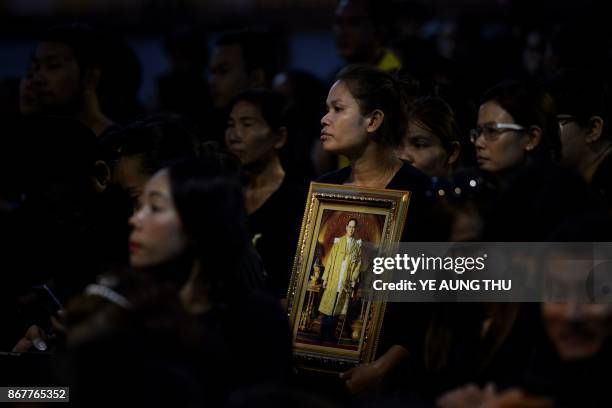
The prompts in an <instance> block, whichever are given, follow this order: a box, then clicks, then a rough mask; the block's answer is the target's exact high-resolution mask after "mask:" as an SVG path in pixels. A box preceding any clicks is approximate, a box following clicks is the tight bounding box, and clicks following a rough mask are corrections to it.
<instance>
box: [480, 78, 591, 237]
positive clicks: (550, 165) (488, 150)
mask: <svg viewBox="0 0 612 408" xmlns="http://www.w3.org/2000/svg"><path fill="white" fill-rule="evenodd" d="M470 139H471V141H472V143H474V146H475V148H476V158H477V161H478V167H479V168H480V169H481V170H482V171H483V172H484V173H485V175H489V176H492V179H493V180H494V181H496V182H497V185H498V188H499V194H498V199H497V200H495V202H493V209H492V212H491V214H489V217H488V219H487V221H486V223H485V238H486V239H487V240H493V241H502V240H505V241H544V240H546V238H547V237H548V236H549V235H550V234H551V233H552V232H553V231H554V230H555V229H556V228H557V227H559V226H560V225H561V224H562V223H563V222H564V221H565V220H567V219H568V218H570V217H572V216H573V215H576V214H579V213H582V212H585V211H590V210H591V207H590V206H591V202H590V200H589V199H588V197H589V194H588V193H587V190H586V185H585V184H584V183H583V182H582V180H580V177H579V176H578V175H577V174H575V173H574V172H572V171H567V170H564V169H562V168H560V167H559V166H558V165H557V160H558V158H559V155H560V150H561V142H560V138H559V124H558V122H557V118H556V112H555V105H554V102H553V99H552V97H551V96H550V95H549V94H548V93H547V92H546V91H545V90H544V89H543V88H542V87H541V86H539V85H536V84H533V83H527V82H519V81H506V82H502V83H500V84H498V85H496V86H494V87H493V88H491V89H489V90H488V91H486V92H485V94H484V96H483V98H482V100H481V104H480V108H479V110H478V122H477V127H476V129H473V130H472V131H471V133H470Z"/></svg>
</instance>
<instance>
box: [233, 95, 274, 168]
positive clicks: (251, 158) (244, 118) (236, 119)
mask: <svg viewBox="0 0 612 408" xmlns="http://www.w3.org/2000/svg"><path fill="white" fill-rule="evenodd" d="M225 144H226V145H227V148H228V149H229V150H230V151H231V152H232V153H234V154H235V155H236V156H237V157H238V158H239V159H240V162H241V163H242V165H243V166H248V165H250V164H253V163H260V162H267V161H268V160H270V159H271V158H272V156H273V155H274V154H275V152H276V149H278V148H280V147H282V141H281V140H280V137H279V135H277V134H276V133H275V132H274V131H273V130H272V128H270V126H269V125H268V123H267V122H266V120H265V119H264V118H263V116H262V115H261V110H260V109H259V107H258V106H256V105H254V104H252V103H250V102H246V101H240V102H238V103H236V104H235V105H234V107H233V108H232V112H231V113H230V116H229V119H228V122H227V129H226V130H225Z"/></svg>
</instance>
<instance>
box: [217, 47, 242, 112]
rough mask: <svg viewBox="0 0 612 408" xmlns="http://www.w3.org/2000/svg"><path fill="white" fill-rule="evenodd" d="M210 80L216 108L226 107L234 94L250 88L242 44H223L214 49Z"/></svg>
mask: <svg viewBox="0 0 612 408" xmlns="http://www.w3.org/2000/svg"><path fill="white" fill-rule="evenodd" d="M208 82H209V83H210V92H211V97H212V100H213V104H214V105H215V107H216V108H224V107H226V106H227V105H228V104H229V103H230V101H231V99H232V98H233V97H234V96H236V95H237V94H238V93H239V92H241V91H244V90H245V89H248V88H249V78H248V74H247V70H246V66H245V63H244V60H243V58H242V48H241V47H240V45H238V44H231V45H221V46H217V47H215V48H214V49H213V52H212V56H211V58H210V76H209V79H208Z"/></svg>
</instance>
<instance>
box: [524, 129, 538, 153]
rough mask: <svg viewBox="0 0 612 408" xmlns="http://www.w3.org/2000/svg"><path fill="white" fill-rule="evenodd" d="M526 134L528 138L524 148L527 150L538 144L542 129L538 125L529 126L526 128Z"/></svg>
mask: <svg viewBox="0 0 612 408" xmlns="http://www.w3.org/2000/svg"><path fill="white" fill-rule="evenodd" d="M527 136H528V137H529V140H528V141H527V144H526V145H525V150H527V151H528V152H529V151H531V150H533V149H535V148H536V147H537V146H538V145H539V144H540V141H541V140H542V129H541V128H539V127H538V126H531V127H530V128H529V129H528V130H527Z"/></svg>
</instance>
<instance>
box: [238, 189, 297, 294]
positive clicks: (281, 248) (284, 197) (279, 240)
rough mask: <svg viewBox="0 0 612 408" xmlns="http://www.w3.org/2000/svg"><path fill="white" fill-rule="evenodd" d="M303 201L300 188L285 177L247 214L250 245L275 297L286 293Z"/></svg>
mask: <svg viewBox="0 0 612 408" xmlns="http://www.w3.org/2000/svg"><path fill="white" fill-rule="evenodd" d="M305 202H306V195H305V193H304V191H303V189H301V188H300V186H299V185H298V184H296V183H293V182H292V181H290V180H289V179H288V178H287V177H285V179H284V180H283V182H282V183H281V185H280V187H279V188H278V190H276V191H275V192H274V193H273V194H272V195H271V196H270V197H269V198H268V199H267V200H266V201H265V202H264V203H263V205H262V206H261V207H259V208H258V209H257V210H255V212H253V213H252V214H250V215H249V216H248V220H247V226H248V230H249V235H250V237H251V240H252V241H253V246H254V247H255V249H256V250H257V252H258V253H259V255H260V256H261V259H262V261H263V264H264V267H265V269H266V273H267V274H268V286H269V288H270V290H271V291H272V293H273V294H274V295H275V296H276V297H278V298H284V297H286V296H287V287H288V286H289V278H290V276H291V269H292V267H293V258H294V257H295V251H296V246H297V241H298V237H299V234H300V224H301V222H302V215H303V214H304V203H305Z"/></svg>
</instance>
